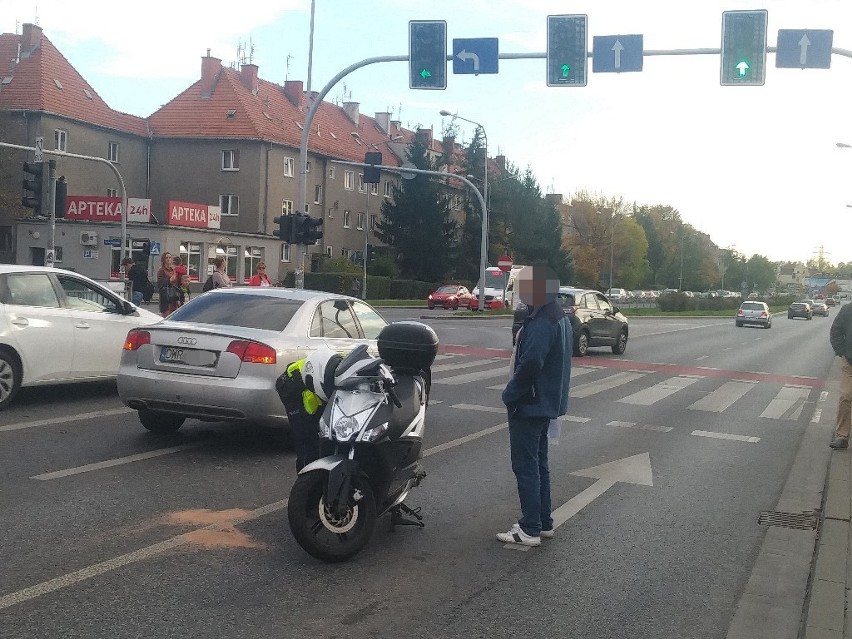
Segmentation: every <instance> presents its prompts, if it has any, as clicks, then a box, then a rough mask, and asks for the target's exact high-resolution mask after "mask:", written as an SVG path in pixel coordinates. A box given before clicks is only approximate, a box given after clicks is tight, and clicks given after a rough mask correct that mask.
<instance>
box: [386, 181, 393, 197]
mask: <svg viewBox="0 0 852 639" xmlns="http://www.w3.org/2000/svg"><path fill="white" fill-rule="evenodd" d="M391 184H392V182H391V181H390V180H388V181H387V182H385V197H391V196H392V195H393V187H392V186H391Z"/></svg>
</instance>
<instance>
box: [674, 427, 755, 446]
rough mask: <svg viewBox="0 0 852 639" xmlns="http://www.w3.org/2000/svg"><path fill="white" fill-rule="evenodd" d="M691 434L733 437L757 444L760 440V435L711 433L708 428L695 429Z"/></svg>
mask: <svg viewBox="0 0 852 639" xmlns="http://www.w3.org/2000/svg"><path fill="white" fill-rule="evenodd" d="M690 435H695V436H696V437H709V438H711V439H732V440H734V441H738V442H748V443H750V444H756V443H757V442H759V441H760V437H749V436H748V435H731V434H729V433H711V432H709V431H706V430H694V431H692V432H691V433H690Z"/></svg>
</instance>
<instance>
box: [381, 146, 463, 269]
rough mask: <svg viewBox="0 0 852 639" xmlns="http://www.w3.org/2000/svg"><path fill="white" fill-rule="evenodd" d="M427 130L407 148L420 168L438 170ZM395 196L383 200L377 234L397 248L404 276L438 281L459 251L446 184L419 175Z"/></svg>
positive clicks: (404, 183)
mask: <svg viewBox="0 0 852 639" xmlns="http://www.w3.org/2000/svg"><path fill="white" fill-rule="evenodd" d="M427 142H428V140H427V138H426V132H425V131H423V130H418V132H417V134H416V135H415V137H414V140H413V142H412V143H411V145H409V147H408V149H407V152H406V154H407V156H408V160H409V161H410V162H412V163H413V164H414V166H415V167H416V168H418V169H423V170H431V171H434V170H436V168H435V167H436V163H435V162H433V160H432V159H431V158H430V156H429V149H428V145H427ZM393 191H394V193H393V199H392V200H386V201H385V202H383V203H382V217H381V220H379V222H378V224H377V225H376V237H378V238H379V239H380V240H381V241H383V242H384V243H385V244H388V245H389V246H392V247H393V248H394V249H396V251H397V263H398V264H399V268H400V272H401V274H402V275H403V276H404V277H410V278H412V279H419V280H423V281H427V282H438V281H440V280H442V279H443V278H444V276H445V275H446V274H447V273H448V272H449V271H450V270H451V265H452V264H453V262H454V259H455V252H456V239H455V236H456V223H455V222H454V221H453V220H452V219H451V218H450V207H449V200H448V197H447V195H446V193H445V192H444V188H443V186H442V184H441V183H440V182H439V181H438V180H436V179H435V178H434V177H432V176H428V175H415V177H414V178H413V179H411V180H402V181H401V184H400V186H399V187H394V189H393Z"/></svg>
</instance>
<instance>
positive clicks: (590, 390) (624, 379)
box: [569, 372, 645, 398]
mask: <svg viewBox="0 0 852 639" xmlns="http://www.w3.org/2000/svg"><path fill="white" fill-rule="evenodd" d="M641 377H645V375H644V373H629V372H622V373H616V374H615V375H610V376H608V377H605V378H604V379H602V380H599V381H596V382H589V383H588V384H580V385H579V386H575V387H574V388H572V389H571V391H570V392H569V396H570V397H575V398H581V397H589V396H590V395H596V394H597V393H602V392H603V391H606V390H612V389H613V388H616V387H618V386H622V385H624V384H629V383H630V382H632V381H635V380H637V379H639V378H641Z"/></svg>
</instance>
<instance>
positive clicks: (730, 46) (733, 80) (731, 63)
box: [719, 9, 769, 86]
mask: <svg viewBox="0 0 852 639" xmlns="http://www.w3.org/2000/svg"><path fill="white" fill-rule="evenodd" d="M768 19H769V13H768V12H767V11H766V10H765V9H761V10H758V11H724V12H722V56H721V57H722V61H721V69H720V74H721V75H720V79H719V82H720V84H721V85H722V86H737V85H741V86H762V85H763V84H764V83H765V82H766V25H767V21H768Z"/></svg>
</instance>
